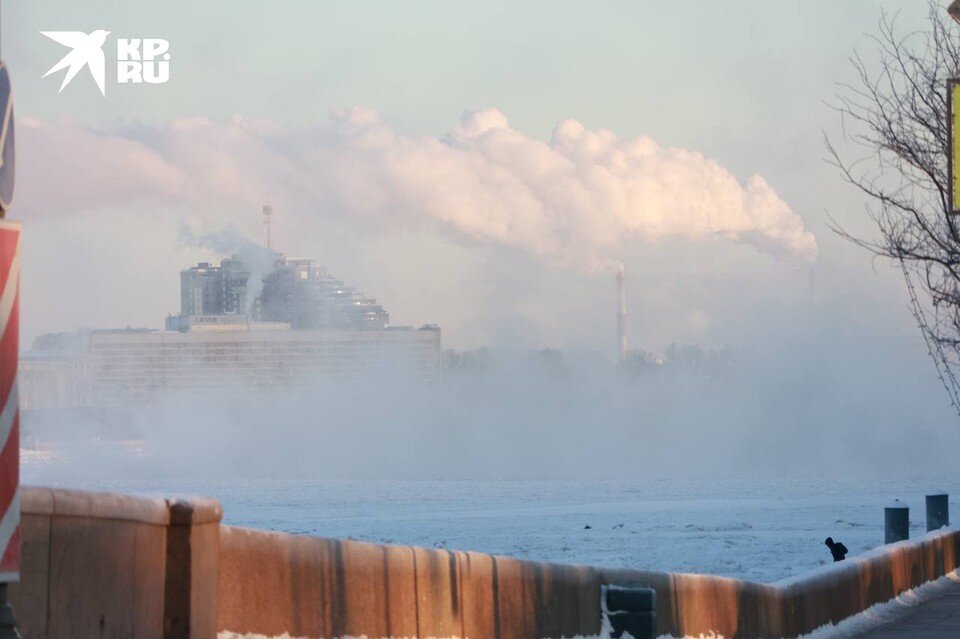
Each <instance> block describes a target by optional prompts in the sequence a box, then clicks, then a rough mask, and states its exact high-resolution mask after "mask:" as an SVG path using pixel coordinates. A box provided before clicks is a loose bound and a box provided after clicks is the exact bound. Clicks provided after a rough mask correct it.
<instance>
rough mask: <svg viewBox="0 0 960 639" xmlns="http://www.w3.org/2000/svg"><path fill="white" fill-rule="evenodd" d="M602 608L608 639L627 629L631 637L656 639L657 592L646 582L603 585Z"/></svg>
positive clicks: (634, 638)
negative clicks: (608, 626) (606, 623)
mask: <svg viewBox="0 0 960 639" xmlns="http://www.w3.org/2000/svg"><path fill="white" fill-rule="evenodd" d="M600 596H601V597H603V602H602V603H603V612H604V614H605V615H606V617H607V621H609V623H610V637H611V639H620V637H622V636H623V634H624V633H628V634H629V635H630V636H631V637H633V639H656V636H657V612H656V610H657V592H656V591H655V590H654V589H653V588H650V587H649V586H647V585H645V584H630V585H616V586H612V585H611V586H604V587H603V591H602V593H601V595H600Z"/></svg>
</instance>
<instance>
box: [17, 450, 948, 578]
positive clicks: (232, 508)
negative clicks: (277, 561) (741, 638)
mask: <svg viewBox="0 0 960 639" xmlns="http://www.w3.org/2000/svg"><path fill="white" fill-rule="evenodd" d="M23 479H24V482H25V483H27V484H41V485H54V486H59V487H71V488H83V489H88V490H105V491H116V492H135V493H157V494H163V495H167V496H169V495H171V494H200V495H208V496H213V497H216V498H217V499H219V500H220V501H221V502H222V504H223V507H224V513H225V515H224V521H225V523H228V524H234V525H241V526H251V527H256V528H264V529H271V530H279V531H285V532H291V533H301V534H310V535H320V536H327V537H341V538H352V539H357V540H363V541H370V542H377V543H388V544H413V545H418V546H426V547H431V548H448V549H463V550H476V551H481V552H488V553H495V554H501V555H508V556H512V557H518V558H523V559H536V560H545V561H554V562H563V563H582V564H591V565H598V566H611V567H624V568H639V569H648V570H663V571H671V572H699V573H709V574H716V575H723V576H728V577H737V578H742V579H749V580H753V581H761V582H770V581H776V580H779V579H783V578H785V577H789V576H791V575H795V574H798V573H800V572H803V571H805V570H808V569H811V568H815V567H817V566H819V565H821V564H823V563H825V562H827V561H828V560H829V553H828V551H827V549H826V547H825V546H824V545H823V539H824V538H825V537H827V536H833V537H834V538H837V539H840V540H841V541H843V542H844V543H845V544H846V545H847V546H848V547H849V549H850V551H851V554H857V553H860V552H863V551H865V550H867V549H869V548H872V547H874V546H877V545H879V544H882V543H883V507H884V505H885V504H887V503H889V502H890V501H892V500H893V499H894V498H899V499H901V500H903V501H905V502H906V503H907V504H908V505H910V507H911V533H912V535H916V534H920V533H921V532H923V531H924V529H925V519H924V505H923V504H924V501H923V496H924V494H925V493H926V492H930V491H931V490H946V491H948V492H949V493H950V494H951V495H955V494H960V482H958V481H957V480H956V479H951V480H948V479H896V480H876V479H873V480H855V481H854V480H850V481H846V480H835V479H830V480H821V479H812V478H811V479H765V480H762V481H758V480H753V479H751V480H742V479H697V480H684V479H657V480H641V481H563V480H538V481H526V480H512V481H441V480H438V481H381V480H359V481H345V480H344V481H335V480H304V479H301V478H298V479H264V478H247V479H242V478H231V479H192V480H190V479H138V480H113V479H109V478H104V477H103V476H98V478H97V479H86V480H79V479H76V478H73V479H71V478H68V475H67V474H66V473H63V472H60V470H59V469H58V462H57V461H56V460H50V459H43V458H41V457H25V458H24V461H23ZM951 510H952V511H953V512H954V513H956V512H957V504H956V502H955V501H953V500H951ZM587 526H589V528H587Z"/></svg>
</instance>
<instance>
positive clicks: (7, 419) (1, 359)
mask: <svg viewBox="0 0 960 639" xmlns="http://www.w3.org/2000/svg"><path fill="white" fill-rule="evenodd" d="M14 160H15V155H14V127H13V94H12V92H11V90H10V74H9V72H8V70H7V65H6V64H5V63H4V62H2V61H0V639H7V638H17V637H20V633H19V631H18V630H17V623H16V621H15V620H14V618H13V609H12V608H11V607H10V603H9V601H7V584H9V583H11V582H16V581H20V397H19V394H18V392H17V373H18V366H19V363H18V361H17V360H18V356H19V348H20V223H19V222H12V221H10V220H7V219H5V218H6V215H7V213H8V212H9V211H10V204H11V202H12V201H13V183H14V177H15V175H16V163H15V161H14Z"/></svg>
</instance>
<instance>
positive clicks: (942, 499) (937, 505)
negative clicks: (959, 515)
mask: <svg viewBox="0 0 960 639" xmlns="http://www.w3.org/2000/svg"><path fill="white" fill-rule="evenodd" d="M949 525H950V504H949V503H947V493H944V492H938V493H930V494H929V495H927V532H930V531H931V530H940V529H941V528H943V527H944V526H949Z"/></svg>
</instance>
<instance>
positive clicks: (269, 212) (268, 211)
mask: <svg viewBox="0 0 960 639" xmlns="http://www.w3.org/2000/svg"><path fill="white" fill-rule="evenodd" d="M272 217H273V207H272V206H271V205H269V204H264V205H263V223H264V225H265V226H266V227H267V248H268V249H270V250H273V246H271V241H270V225H271V224H272V222H273V221H272V220H271V218H272Z"/></svg>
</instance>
